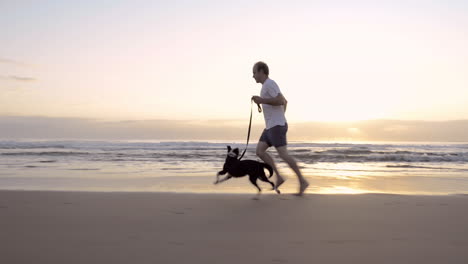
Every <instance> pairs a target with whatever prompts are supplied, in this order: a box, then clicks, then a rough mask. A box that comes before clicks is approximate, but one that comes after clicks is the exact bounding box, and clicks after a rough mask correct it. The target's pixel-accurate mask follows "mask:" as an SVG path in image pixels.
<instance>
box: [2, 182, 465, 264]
mask: <svg viewBox="0 0 468 264" xmlns="http://www.w3.org/2000/svg"><path fill="white" fill-rule="evenodd" d="M251 198H252V195H241V194H183V193H98V192H40V191H0V233H1V236H0V242H1V245H0V248H1V254H0V263H8V264H10V263H48V264H50V263H426V264H427V263H468V224H467V223H468V211H467V210H466V209H467V208H468V207H467V206H468V196H466V195H453V196H402V195H389V194H359V195H314V194H309V195H306V196H304V197H295V196H292V195H288V194H286V195H264V196H263V197H262V198H261V199H260V200H258V201H256V200H252V199H251Z"/></svg>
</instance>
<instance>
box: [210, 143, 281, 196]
mask: <svg viewBox="0 0 468 264" xmlns="http://www.w3.org/2000/svg"><path fill="white" fill-rule="evenodd" d="M227 150H228V153H227V157H226V161H225V163H224V166H223V170H222V171H219V172H218V174H217V175H216V181H215V182H214V184H218V183H221V182H223V181H227V180H229V179H230V178H232V177H236V178H239V177H243V176H246V175H249V179H250V182H251V183H252V184H253V185H254V186H255V187H257V189H258V193H259V194H260V192H261V191H262V189H260V187H259V186H258V185H257V179H260V180H261V181H264V182H268V183H270V184H271V186H272V188H273V189H272V190H275V191H276V192H277V193H278V194H279V193H280V190H278V189H277V188H276V186H275V184H274V183H273V182H271V181H270V180H268V178H271V176H273V168H272V167H271V166H270V165H268V164H266V163H263V162H258V161H255V160H239V159H238V157H239V149H238V148H235V149H232V148H231V146H227ZM265 168H266V169H267V170H268V171H269V172H270V176H269V177H268V178H267V177H266V175H265V171H264V169H265ZM226 173H227V174H228V175H227V176H226V177H225V178H223V179H221V180H220V179H219V176H220V175H224V174H226Z"/></svg>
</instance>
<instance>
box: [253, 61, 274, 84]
mask: <svg viewBox="0 0 468 264" xmlns="http://www.w3.org/2000/svg"><path fill="white" fill-rule="evenodd" d="M268 74H270V70H269V69H268V65H267V64H266V63H264V62H263V61H259V62H257V63H255V65H254V66H253V78H254V79H255V81H256V82H257V83H264V82H265V80H266V79H268Z"/></svg>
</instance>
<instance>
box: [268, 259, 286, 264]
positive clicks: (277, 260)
mask: <svg viewBox="0 0 468 264" xmlns="http://www.w3.org/2000/svg"><path fill="white" fill-rule="evenodd" d="M271 261H272V262H274V263H287V262H288V260H286V259H282V258H274V259H272V260H271Z"/></svg>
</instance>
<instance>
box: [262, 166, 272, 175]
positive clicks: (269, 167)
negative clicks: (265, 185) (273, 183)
mask: <svg viewBox="0 0 468 264" xmlns="http://www.w3.org/2000/svg"><path fill="white" fill-rule="evenodd" d="M263 167H265V168H267V170H268V171H269V172H270V176H268V178H271V176H273V168H272V167H271V166H270V165H268V164H266V163H263Z"/></svg>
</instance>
